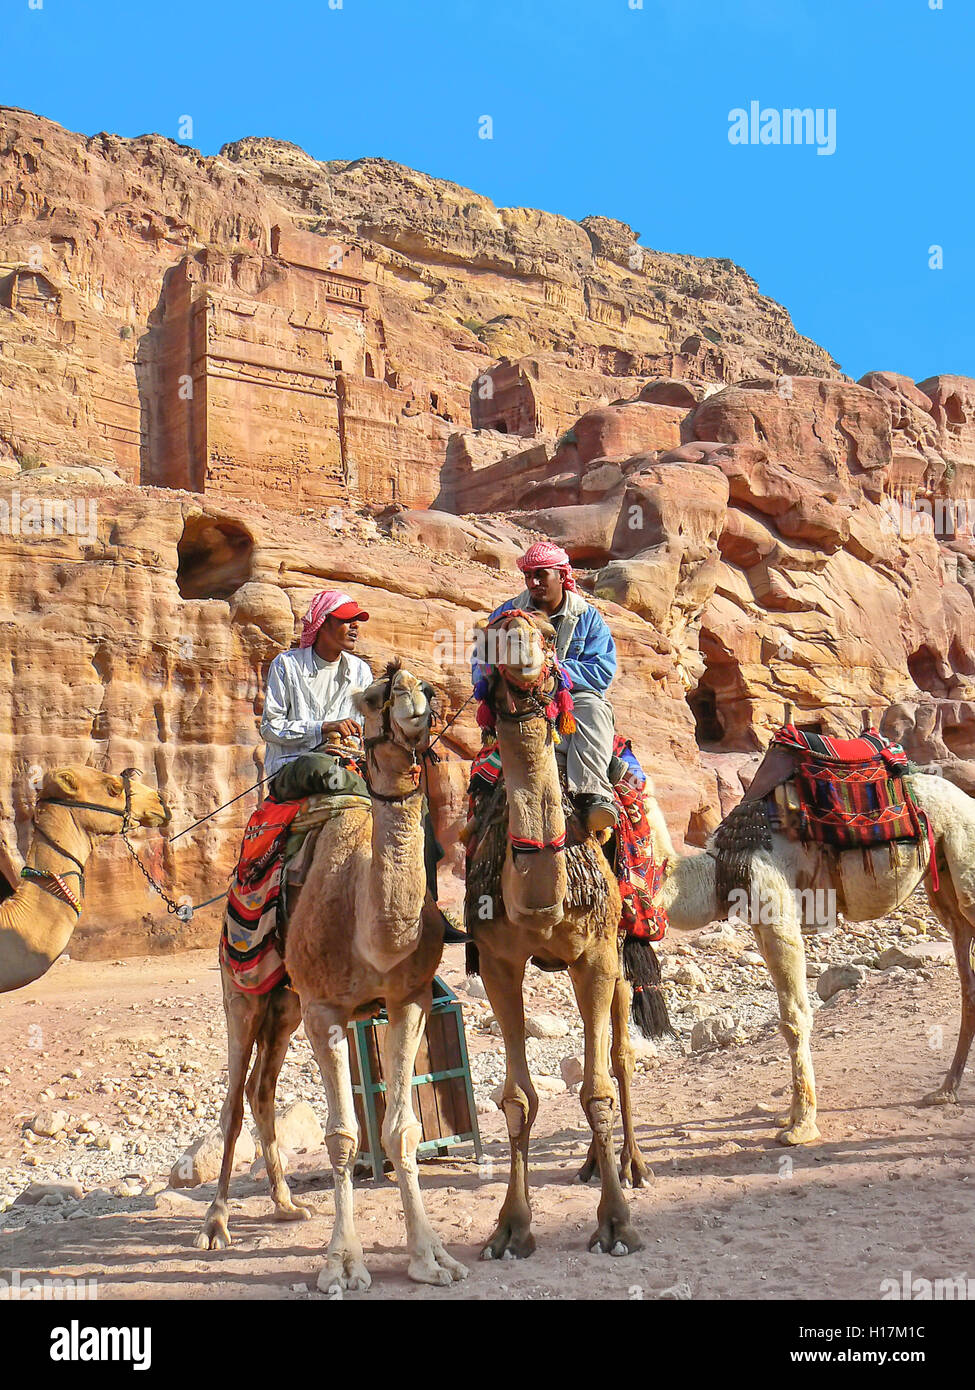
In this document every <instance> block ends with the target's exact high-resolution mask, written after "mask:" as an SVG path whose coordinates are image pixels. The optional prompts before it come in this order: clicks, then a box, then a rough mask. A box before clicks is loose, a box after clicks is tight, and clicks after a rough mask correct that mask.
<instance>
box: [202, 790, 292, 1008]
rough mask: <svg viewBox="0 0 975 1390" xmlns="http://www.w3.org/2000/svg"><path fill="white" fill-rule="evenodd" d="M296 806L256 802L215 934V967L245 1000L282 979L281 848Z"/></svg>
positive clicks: (282, 869)
mask: <svg viewBox="0 0 975 1390" xmlns="http://www.w3.org/2000/svg"><path fill="white" fill-rule="evenodd" d="M302 805H303V803H302V802H301V801H275V800H274V799H273V798H272V797H268V798H267V799H266V800H265V801H262V802H261V804H260V806H258V808H257V810H256V811H255V812H254V813H253V815H252V816H251V818H250V820H249V821H248V822H247V828H246V830H245V831H244V843H243V845H242V847H241V851H240V859H239V860H238V861H237V868H236V869H235V871H234V876H233V879H232V881H231V884H230V887H229V888H228V890H227V907H226V910H225V912H224V918H223V931H222V932H221V934H220V963H221V965H224V966H226V968H227V969H228V970H229V971H230V973H231V976H232V978H233V981H234V983H235V985H236V986H237V988H238V989H240V990H243V991H244V993H245V994H266V993H267V992H268V991H269V990H272V989H273V988H274V986H275V985H276V984H279V983H280V981H281V980H283V979H284V976H285V969H284V958H283V956H282V946H281V941H280V937H279V932H278V915H279V911H280V907H281V876H282V873H283V872H284V847H285V843H286V842H287V838H288V833H289V831H290V829H291V823H292V821H293V820H294V818H295V816H296V815H297V814H298V812H299V811H300V810H301V808H302Z"/></svg>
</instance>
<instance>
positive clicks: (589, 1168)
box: [576, 1158, 597, 1185]
mask: <svg viewBox="0 0 975 1390" xmlns="http://www.w3.org/2000/svg"><path fill="white" fill-rule="evenodd" d="M596 1166H597V1165H596V1163H595V1161H594V1160H593V1159H591V1158H587V1159H586V1161H585V1163H584V1164H583V1165H582V1167H581V1168H580V1169H579V1171H578V1173H576V1182H581V1183H582V1184H583V1185H584V1184H585V1183H587V1182H592V1180H593V1178H594V1177H595V1174H596Z"/></svg>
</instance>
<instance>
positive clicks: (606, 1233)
mask: <svg viewBox="0 0 975 1390" xmlns="http://www.w3.org/2000/svg"><path fill="white" fill-rule="evenodd" d="M642 1249H643V1241H642V1240H641V1239H640V1237H639V1236H638V1235H637V1233H636V1231H635V1230H634V1229H633V1227H632V1226H631V1225H630V1223H629V1221H627V1220H626V1219H618V1218H614V1217H610V1219H609V1220H608V1221H605V1222H603V1223H602V1224H601V1225H599V1226H597V1228H596V1230H595V1231H594V1232H593V1235H592V1237H591V1239H590V1241H589V1253H590V1254H591V1255H605V1254H610V1255H632V1254H633V1253H634V1251H636V1250H642Z"/></svg>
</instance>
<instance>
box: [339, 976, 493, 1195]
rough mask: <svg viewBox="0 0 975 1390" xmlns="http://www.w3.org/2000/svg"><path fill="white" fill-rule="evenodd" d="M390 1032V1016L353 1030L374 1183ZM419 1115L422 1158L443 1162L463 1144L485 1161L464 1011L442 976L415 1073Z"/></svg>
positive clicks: (363, 1136)
mask: <svg viewBox="0 0 975 1390" xmlns="http://www.w3.org/2000/svg"><path fill="white" fill-rule="evenodd" d="M387 1026H388V1019H387V1016H386V1012H385V1010H383V1011H382V1012H381V1013H380V1014H378V1015H377V1017H376V1018H367V1019H362V1020H360V1021H358V1022H355V1023H351V1024H350V1025H349V1033H350V1038H349V1042H350V1047H349V1057H350V1062H351V1067H352V1091H353V1095H354V1097H355V1111H356V1119H357V1120H358V1122H359V1155H358V1160H357V1161H358V1162H359V1163H362V1164H365V1165H367V1166H368V1167H369V1169H370V1170H371V1174H372V1176H373V1177H374V1178H376V1177H379V1176H380V1175H381V1174H382V1171H383V1164H384V1161H385V1155H384V1153H383V1146H382V1138H381V1135H382V1127H383V1117H384V1115H385V1113H386V1083H385V1081H384V1080H383V1072H382V1052H381V1050H380V1046H379V1042H380V1033H379V1030H380V1029H381V1028H386V1027H387ZM413 1088H414V1091H413V1109H414V1111H415V1113H416V1115H417V1118H418V1119H419V1121H420V1124H421V1126H422V1130H423V1137H422V1139H421V1141H420V1144H419V1147H418V1149H417V1156H418V1157H421V1158H422V1157H429V1156H431V1155H434V1154H436V1155H439V1156H443V1155H445V1154H447V1153H449V1152H450V1151H451V1150H452V1149H456V1148H457V1147H458V1146H459V1145H461V1144H473V1146H474V1156H475V1158H476V1159H477V1161H478V1162H480V1160H481V1136H480V1133H479V1131H478V1128H477V1107H476V1105H475V1102H474V1087H473V1085H472V1083H471V1068H470V1061H469V1059H468V1055H467V1039H466V1037H465V1035H464V1015H463V1006H462V1005H461V1004H460V1002H459V1001H458V999H457V996H456V995H455V994H454V993H453V991H452V990H451V989H450V987H449V985H447V984H446V983H445V982H444V981H443V980H441V978H440V976H439V975H437V976H435V978H434V981H433V1007H432V1009H431V1011H430V1018H429V1020H428V1022H427V1026H426V1028H425V1030H424V1033H423V1041H422V1042H421V1043H420V1047H419V1050H418V1052H417V1055H416V1065H415V1067H414V1069H413Z"/></svg>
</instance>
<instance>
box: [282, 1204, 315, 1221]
mask: <svg viewBox="0 0 975 1390" xmlns="http://www.w3.org/2000/svg"><path fill="white" fill-rule="evenodd" d="M317 1214H318V1213H317V1212H316V1211H315V1208H314V1207H310V1206H306V1205H305V1203H304V1202H278V1203H277V1204H276V1206H275V1208H274V1219H275V1221H310V1220H311V1219H312V1217H313V1216H316V1215H317Z"/></svg>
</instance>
